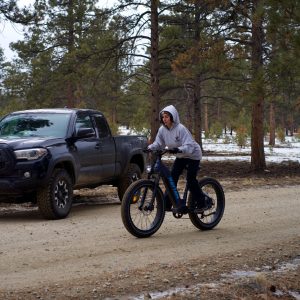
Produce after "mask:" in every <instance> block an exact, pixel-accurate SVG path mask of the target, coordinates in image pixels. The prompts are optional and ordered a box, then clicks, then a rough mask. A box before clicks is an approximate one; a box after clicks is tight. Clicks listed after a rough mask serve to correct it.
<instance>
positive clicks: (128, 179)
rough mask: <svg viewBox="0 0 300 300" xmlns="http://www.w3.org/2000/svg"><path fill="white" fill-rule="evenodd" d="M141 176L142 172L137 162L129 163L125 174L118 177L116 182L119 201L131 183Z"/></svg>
mask: <svg viewBox="0 0 300 300" xmlns="http://www.w3.org/2000/svg"><path fill="white" fill-rule="evenodd" d="M141 178H142V172H141V169H140V167H139V166H138V165H137V164H129V168H128V170H127V172H126V174H125V175H124V176H123V177H122V178H121V179H120V181H119V184H118V196H119V199H120V201H122V199H123V195H124V194H125V192H126V190H127V188H128V187H129V186H130V185H131V183H132V182H134V181H136V180H138V179H141Z"/></svg>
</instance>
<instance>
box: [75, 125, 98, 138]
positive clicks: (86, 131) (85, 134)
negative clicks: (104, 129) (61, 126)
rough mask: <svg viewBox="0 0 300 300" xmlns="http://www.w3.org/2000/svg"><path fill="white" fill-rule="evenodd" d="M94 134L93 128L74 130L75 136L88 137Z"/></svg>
mask: <svg viewBox="0 0 300 300" xmlns="http://www.w3.org/2000/svg"><path fill="white" fill-rule="evenodd" d="M92 136H95V131H94V129H93V128H85V127H83V128H78V130H77V132H76V138H88V137H92Z"/></svg>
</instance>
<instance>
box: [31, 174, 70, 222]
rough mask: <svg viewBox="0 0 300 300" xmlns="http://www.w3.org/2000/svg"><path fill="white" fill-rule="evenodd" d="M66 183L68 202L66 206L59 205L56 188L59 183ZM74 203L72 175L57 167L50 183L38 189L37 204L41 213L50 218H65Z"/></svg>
mask: <svg viewBox="0 0 300 300" xmlns="http://www.w3.org/2000/svg"><path fill="white" fill-rule="evenodd" d="M61 184H63V185H64V189H65V191H67V202H66V204H65V206H64V207H59V206H58V205H57V203H56V201H55V189H56V188H58V185H60V186H61ZM72 203H73V184H72V180H71V178H70V175H69V174H68V172H67V171H65V170H63V169H55V170H54V171H53V173H52V175H51V177H50V180H49V182H48V185H47V186H45V187H42V188H39V189H38V191H37V204H38V207H39V210H40V213H41V214H42V215H43V216H44V217H45V218H46V219H50V220H57V219H63V218H66V217H67V216H68V214H69V213H70V211H71V208H72Z"/></svg>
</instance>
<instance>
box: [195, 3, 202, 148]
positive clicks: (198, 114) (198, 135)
mask: <svg viewBox="0 0 300 300" xmlns="http://www.w3.org/2000/svg"><path fill="white" fill-rule="evenodd" d="M200 2H201V1H200V0H196V1H195V20H194V22H195V25H194V26H195V36H194V40H195V45H197V44H198V43H199V41H200V14H201V11H200ZM196 64H197V62H195V65H196ZM193 100H194V133H195V140H196V142H197V143H198V144H199V145H200V147H201V149H202V150H203V147H202V111H201V78H200V76H196V78H195V80H194V99H193Z"/></svg>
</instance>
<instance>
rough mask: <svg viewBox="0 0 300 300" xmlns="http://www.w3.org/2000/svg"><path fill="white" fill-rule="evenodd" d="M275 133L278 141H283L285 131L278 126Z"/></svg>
mask: <svg viewBox="0 0 300 300" xmlns="http://www.w3.org/2000/svg"><path fill="white" fill-rule="evenodd" d="M276 135H277V138H278V140H279V141H280V143H284V142H285V131H284V129H283V128H278V129H277V131H276Z"/></svg>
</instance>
